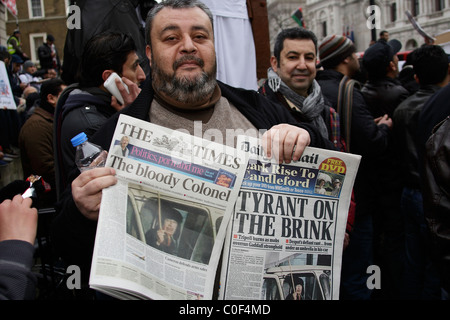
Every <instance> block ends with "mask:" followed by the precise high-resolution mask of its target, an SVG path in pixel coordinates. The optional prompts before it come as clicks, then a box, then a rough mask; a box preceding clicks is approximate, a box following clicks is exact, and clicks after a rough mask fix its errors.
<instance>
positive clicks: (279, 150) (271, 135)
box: [262, 124, 311, 163]
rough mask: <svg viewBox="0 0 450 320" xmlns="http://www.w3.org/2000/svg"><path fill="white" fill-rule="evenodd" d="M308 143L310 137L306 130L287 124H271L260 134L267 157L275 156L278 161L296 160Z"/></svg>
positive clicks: (288, 161) (289, 161)
mask: <svg viewBox="0 0 450 320" xmlns="http://www.w3.org/2000/svg"><path fill="white" fill-rule="evenodd" d="M310 143H311V137H310V135H309V133H308V131H306V130H305V129H302V128H299V127H296V126H292V125H289V124H279V125H276V126H273V127H272V128H271V129H270V130H269V131H266V132H265V133H264V135H263V136H262V144H263V148H264V150H265V152H266V155H267V157H268V158H272V157H275V159H276V160H277V161H278V162H279V163H282V162H283V161H284V162H286V163H291V161H298V160H299V159H300V157H301V156H302V154H303V151H304V150H305V148H306V147H307V146H309V144H310Z"/></svg>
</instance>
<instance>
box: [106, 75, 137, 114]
mask: <svg viewBox="0 0 450 320" xmlns="http://www.w3.org/2000/svg"><path fill="white" fill-rule="evenodd" d="M115 81H116V85H117V89H119V92H120V94H121V95H122V98H123V105H121V104H120V103H119V101H117V99H116V97H114V96H113V97H112V98H111V106H112V107H113V108H114V109H115V110H116V111H119V110H122V109H123V108H125V107H127V106H129V105H130V104H132V103H133V102H134V100H136V98H137V96H138V95H139V93H141V88H139V87H138V85H137V84H136V83H134V82H133V81H131V80H129V79H128V78H125V77H122V81H123V82H124V83H125V84H126V85H127V86H128V91H129V92H130V93H128V92H127V90H126V89H125V87H124V86H123V84H122V83H121V82H120V81H119V80H118V79H116V80H115Z"/></svg>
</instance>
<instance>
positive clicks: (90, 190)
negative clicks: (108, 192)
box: [72, 167, 117, 221]
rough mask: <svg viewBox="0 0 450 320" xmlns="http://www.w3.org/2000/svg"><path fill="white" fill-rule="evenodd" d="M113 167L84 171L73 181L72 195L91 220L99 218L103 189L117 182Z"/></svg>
mask: <svg viewBox="0 0 450 320" xmlns="http://www.w3.org/2000/svg"><path fill="white" fill-rule="evenodd" d="M115 174H116V171H115V170H114V169H112V168H107V167H102V168H94V169H91V170H87V171H84V172H82V173H81V174H80V175H79V176H78V177H77V178H76V179H75V180H74V181H73V182H72V196H73V200H74V202H75V205H76V206H77V208H78V210H80V212H81V214H82V215H83V216H85V217H86V218H87V219H89V220H94V221H95V220H98V213H99V210H100V202H101V200H102V190H103V189H105V188H108V187H110V186H112V185H115V184H116V183H117V178H116V176H115Z"/></svg>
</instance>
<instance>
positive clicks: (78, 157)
mask: <svg viewBox="0 0 450 320" xmlns="http://www.w3.org/2000/svg"><path fill="white" fill-rule="evenodd" d="M70 141H71V142H72V145H73V146H74V147H75V148H76V151H75V164H76V165H77V167H78V169H79V170H80V172H83V171H85V170H89V169H93V168H96V167H104V166H105V162H106V156H107V155H108V153H107V152H106V151H105V150H103V149H102V148H101V147H100V146H98V145H96V144H93V143H91V142H89V141H88V138H87V136H86V134H85V133H84V132H81V133H80V134H77V135H76V136H75V137H73V138H72V139H71V140H70Z"/></svg>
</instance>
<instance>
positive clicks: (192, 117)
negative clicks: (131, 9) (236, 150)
mask: <svg viewBox="0 0 450 320" xmlns="http://www.w3.org/2000/svg"><path fill="white" fill-rule="evenodd" d="M213 35H214V33H213V17H212V15H211V12H210V11H209V9H208V8H207V7H206V6H205V5H204V4H203V3H201V2H199V1H197V0H168V1H164V2H162V3H158V4H156V5H155V6H154V8H153V9H152V10H151V12H150V13H149V15H148V18H147V21H146V38H147V39H146V40H147V47H146V55H147V57H148V58H149V60H150V65H151V69H152V74H151V77H149V78H148V79H147V80H146V82H145V83H144V84H143V89H142V91H141V93H140V94H139V96H138V97H137V98H136V100H135V102H134V103H133V104H132V105H130V106H129V107H127V108H125V109H124V110H122V111H121V112H120V113H118V114H116V116H113V117H112V118H111V119H110V121H108V122H107V123H106V124H105V125H104V126H103V127H102V128H100V129H99V131H98V132H97V133H96V135H95V136H94V137H93V138H92V139H91V141H92V142H94V143H96V144H99V145H101V146H102V147H103V148H104V149H106V150H108V149H109V146H110V143H111V140H112V137H113V134H114V130H115V128H116V123H117V120H118V117H119V114H122V113H123V114H126V115H129V116H131V117H134V118H137V119H141V120H145V121H149V122H152V123H155V124H158V125H161V126H164V127H167V128H170V129H173V130H177V129H183V130H184V131H185V132H186V131H187V132H189V133H190V134H191V135H194V134H197V135H199V134H200V135H202V136H203V138H205V139H206V137H207V136H208V135H209V136H211V138H215V141H216V142H217V140H218V139H217V137H218V136H220V137H222V138H223V141H222V143H223V144H227V145H230V146H234V144H235V138H236V137H235V136H236V135H237V134H236V132H239V133H240V134H242V132H245V134H247V135H251V136H258V137H260V135H259V134H262V142H263V147H264V150H265V153H266V155H267V156H269V157H272V156H273V157H275V158H277V159H278V161H279V162H283V161H284V162H286V163H290V162H291V161H297V160H299V159H300V157H301V155H302V153H303V151H304V149H305V147H307V146H314V147H319V148H326V149H334V147H333V145H332V144H331V143H330V142H329V141H328V140H325V139H323V138H322V136H321V135H320V134H319V133H318V131H317V130H316V129H315V128H314V127H312V126H311V125H309V124H306V123H300V124H299V123H297V122H296V121H295V120H294V119H293V118H292V117H291V115H290V114H289V112H288V111H286V110H284V109H283V108H279V107H277V106H275V105H273V104H272V103H271V102H269V101H268V100H267V99H266V98H265V97H263V96H262V95H259V94H258V93H257V92H255V91H247V90H243V89H237V88H233V87H231V86H228V85H226V84H224V83H222V82H220V81H217V80H216V54H215V48H214V36H213ZM199 126H200V128H201V131H199V130H198V127H199ZM269 129H270V130H269ZM267 130H268V131H267ZM230 132H234V133H235V134H234V137H231V139H228V135H229V134H230ZM211 133H213V134H211ZM224 137H227V139H226V141H225V138H224ZM78 174H79V173H78ZM72 179H74V180H73V183H72V185H71V190H66V191H67V192H66V193H65V195H66V196H65V198H64V199H63V200H62V207H61V211H60V213H59V215H58V217H57V218H56V221H55V224H54V228H53V230H54V240H55V243H58V246H59V249H60V250H59V254H61V256H62V257H63V258H64V259H66V261H67V263H69V264H77V265H79V266H81V265H83V266H85V267H86V268H87V270H86V269H85V270H83V268H82V272H86V271H88V270H89V268H90V261H91V259H92V250H93V247H94V239H95V226H96V221H97V220H98V215H99V208H100V202H101V197H102V190H103V189H104V188H107V187H110V186H112V185H114V184H116V183H117V179H116V177H115V170H114V169H112V168H96V169H93V170H89V171H86V172H83V173H82V174H79V175H78V176H77V177H72ZM69 191H71V192H69Z"/></svg>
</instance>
